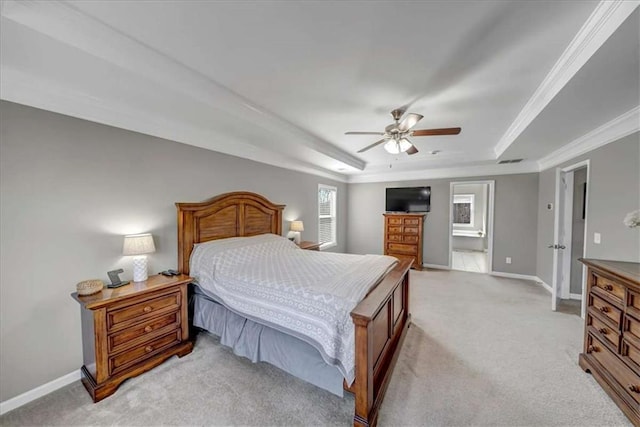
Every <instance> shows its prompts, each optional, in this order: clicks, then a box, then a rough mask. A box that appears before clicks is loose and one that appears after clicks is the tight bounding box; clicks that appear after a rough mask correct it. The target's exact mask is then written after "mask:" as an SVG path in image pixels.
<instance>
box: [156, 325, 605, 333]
mask: <svg viewBox="0 0 640 427" xmlns="http://www.w3.org/2000/svg"><path fill="white" fill-rule="evenodd" d="M148 327H149V326H147V328H148ZM598 332H600V333H601V334H602V335H607V328H600V329H598Z"/></svg>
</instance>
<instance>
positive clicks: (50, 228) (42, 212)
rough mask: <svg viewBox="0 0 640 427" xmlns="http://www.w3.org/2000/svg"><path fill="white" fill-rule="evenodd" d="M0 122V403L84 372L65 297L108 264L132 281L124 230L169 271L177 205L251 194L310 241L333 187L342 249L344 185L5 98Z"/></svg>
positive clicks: (76, 325) (153, 265)
mask: <svg viewBox="0 0 640 427" xmlns="http://www.w3.org/2000/svg"><path fill="white" fill-rule="evenodd" d="M0 123H1V127H0V190H1V191H0V235H1V236H2V239H1V240H0V242H1V246H0V342H1V343H2V352H1V353H0V372H1V373H2V381H0V401H5V400H7V399H9V398H11V397H14V396H16V395H18V394H20V393H23V392H25V391H27V390H30V389H32V388H34V387H37V386H40V385H42V384H44V383H46V382H48V381H51V380H53V379H56V378H58V377H60V376H62V375H65V374H68V373H69V372H72V371H75V370H77V369H79V368H80V366H81V365H82V355H81V348H82V346H81V341H80V308H79V306H78V304H77V303H76V302H75V301H74V300H72V299H71V297H70V296H69V294H70V293H71V292H73V291H74V290H75V284H76V283H77V282H79V281H81V280H84V279H90V278H101V279H103V280H107V277H106V272H107V271H108V270H112V269H114V268H120V267H121V268H124V269H125V272H126V273H125V274H124V275H123V278H125V279H127V278H131V261H130V260H129V259H128V258H124V257H122V256H121V252H122V241H123V238H122V236H123V235H124V234H130V233H137V232H150V233H152V234H153V236H154V239H155V244H156V247H157V252H156V253H154V254H151V255H150V256H149V271H150V272H157V271H160V270H162V269H166V268H170V267H175V266H176V257H177V255H176V253H177V249H176V241H177V240H176V208H175V206H174V203H175V202H177V201H186V202H190V201H200V200H204V199H207V198H209V197H212V196H215V195H217V194H220V193H224V192H227V191H234V190H248V191H254V192H257V193H260V194H263V195H264V196H266V197H267V198H269V199H270V200H272V201H273V202H276V203H282V204H286V205H287V208H286V209H285V213H284V216H285V219H286V220H293V219H302V220H303V221H304V225H305V231H304V232H303V233H302V238H303V239H308V240H316V239H317V220H316V218H317V186H318V183H326V184H330V185H334V186H336V187H337V188H338V227H339V228H338V247H336V248H335V250H337V251H344V250H345V249H346V227H347V221H346V218H347V215H346V208H347V186H346V184H344V183H338V182H334V181H331V180H327V179H323V178H320V177H317V176H312V175H307V174H303V173H298V172H293V171H290V170H286V169H281V168H277V167H272V166H268V165H264V164H261V163H256V162H252V161H249V160H244V159H240V158H236V157H232V156H227V155H223V154H220V153H215V152H212V151H208V150H204V149H200V148H196V147H191V146H188V145H184V144H179V143H176V142H171V141H167V140H162V139H158V138H154V137H150V136H146V135H141V134H137V133H134V132H128V131H124V130H121V129H116V128H112V127H108V126H103V125H99V124H95V123H91V122H88V121H83V120H79V119H74V118H71V117H67V116H62V115H58V114H54V113H50V112H46V111H42V110H37V109H33V108H29V107H24V106H20V105H17V104H12V103H8V102H2V103H1V104H0ZM288 226H289V224H288V222H285V224H284V227H283V228H284V230H285V232H286V231H287V230H288Z"/></svg>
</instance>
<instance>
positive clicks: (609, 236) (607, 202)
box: [537, 132, 640, 285]
mask: <svg viewBox="0 0 640 427" xmlns="http://www.w3.org/2000/svg"><path fill="white" fill-rule="evenodd" d="M586 159H589V160H590V170H589V184H588V185H587V198H588V207H587V241H586V242H585V243H586V247H587V250H586V254H587V257H588V258H596V259H610V260H619V261H632V262H640V228H635V229H629V228H627V227H625V225H624V224H623V223H622V220H623V219H624V217H625V215H626V214H627V213H629V212H631V211H633V210H636V209H638V208H640V134H639V133H638V132H636V133H634V134H632V135H629V136H627V137H625V138H622V139H620V140H619V141H616V142H613V143H611V144H608V145H605V146H604V147H600V148H598V149H596V150H593V151H591V152H589V153H587V154H584V155H582V156H579V157H576V158H574V159H572V160H569V161H567V162H564V163H563V164H561V165H559V166H558V167H560V168H563V167H566V166H570V165H572V164H575V163H578V162H580V161H583V160H586ZM555 171H556V168H555V167H553V168H550V169H547V170H545V171H542V172H540V176H539V186H538V187H539V198H538V249H537V252H538V256H537V259H538V265H537V276H538V277H540V279H542V280H543V281H544V282H545V283H547V284H549V285H551V283H552V275H553V251H552V250H551V249H548V248H547V246H548V245H549V244H551V243H553V214H554V213H553V211H550V210H547V209H546V205H547V203H553V202H554V199H555V173H556V172H555ZM595 232H597V233H601V235H602V243H601V244H599V245H598V244H595V243H594V242H593V233H595Z"/></svg>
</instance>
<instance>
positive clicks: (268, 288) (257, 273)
mask: <svg viewBox="0 0 640 427" xmlns="http://www.w3.org/2000/svg"><path fill="white" fill-rule="evenodd" d="M396 262H397V260H396V259H395V258H392V257H388V256H383V255H347V254H336V253H326V252H317V251H308V250H302V249H300V248H298V246H296V245H295V244H294V243H293V242H291V241H289V240H287V239H285V238H283V237H280V236H276V235H274V234H263V235H260V236H254V237H236V238H231V239H222V240H215V241H212V242H207V243H202V244H199V245H197V246H196V248H195V249H194V251H193V253H192V255H191V264H190V270H191V276H193V277H194V278H195V279H196V280H197V282H198V285H199V286H200V287H201V288H203V289H204V290H206V291H208V292H211V293H213V294H214V295H215V296H216V297H218V298H219V299H220V300H221V301H222V302H223V303H224V304H225V305H226V306H227V307H228V308H230V309H231V310H233V311H236V312H237V313H239V314H241V315H243V316H245V317H247V318H250V319H252V320H256V321H258V322H261V323H264V324H266V325H268V326H271V327H274V328H276V329H279V330H282V331H284V332H287V333H289V334H292V335H295V336H297V337H299V338H301V339H303V340H305V341H306V342H308V343H309V344H311V345H313V346H314V347H316V348H317V349H318V350H319V351H320V354H322V357H323V358H324V360H325V361H326V362H327V363H329V364H331V365H335V366H336V367H337V368H338V369H339V370H340V372H341V373H342V374H343V375H344V377H345V379H346V380H347V383H348V384H349V385H351V383H352V382H353V379H354V377H355V372H354V367H355V336H354V334H355V329H354V325H353V321H352V320H351V317H350V312H351V310H353V308H354V307H355V306H356V305H357V304H358V302H360V301H361V300H362V299H363V298H364V297H365V295H366V294H367V292H368V291H369V290H370V289H371V287H372V286H373V285H374V284H375V283H376V282H377V281H378V279H379V278H380V277H381V276H382V275H383V274H384V273H385V272H387V271H388V270H389V269H390V268H391V267H392V266H393V265H394V264H395V263H396Z"/></svg>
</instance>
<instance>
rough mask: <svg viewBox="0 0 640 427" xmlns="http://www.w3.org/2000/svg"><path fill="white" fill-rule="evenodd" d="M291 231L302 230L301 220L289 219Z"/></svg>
mask: <svg viewBox="0 0 640 427" xmlns="http://www.w3.org/2000/svg"><path fill="white" fill-rule="evenodd" d="M291 231H304V224H303V223H302V221H291Z"/></svg>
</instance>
